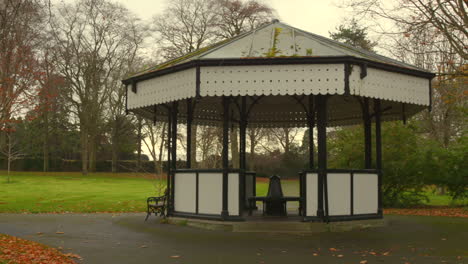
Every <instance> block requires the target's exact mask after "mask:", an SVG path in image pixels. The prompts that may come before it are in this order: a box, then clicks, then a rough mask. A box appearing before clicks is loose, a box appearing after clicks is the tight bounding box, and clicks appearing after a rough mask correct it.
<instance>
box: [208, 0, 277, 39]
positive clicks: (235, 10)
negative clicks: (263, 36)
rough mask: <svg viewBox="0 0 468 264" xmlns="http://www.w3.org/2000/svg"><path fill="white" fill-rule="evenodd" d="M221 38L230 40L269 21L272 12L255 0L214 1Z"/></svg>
mask: <svg viewBox="0 0 468 264" xmlns="http://www.w3.org/2000/svg"><path fill="white" fill-rule="evenodd" d="M215 3H216V8H215V10H216V13H217V22H216V26H217V28H218V30H217V35H218V36H220V37H221V38H232V37H235V36H238V35H240V34H242V33H244V32H247V31H250V30H253V29H254V28H256V27H258V26H260V25H262V24H264V23H266V22H269V21H271V18H272V17H273V15H274V10H273V9H272V8H271V7H270V6H268V5H267V4H264V3H261V2H260V1H257V0H249V1H241V0H215Z"/></svg>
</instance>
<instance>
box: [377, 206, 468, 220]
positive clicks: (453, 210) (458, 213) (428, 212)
mask: <svg viewBox="0 0 468 264" xmlns="http://www.w3.org/2000/svg"><path fill="white" fill-rule="evenodd" d="M384 213H385V214H396V215H424V216H449V217H468V210H466V209H464V208H462V207H445V206H439V207H435V208H434V207H430V208H412V209H401V208H388V209H384Z"/></svg>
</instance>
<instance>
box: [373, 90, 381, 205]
mask: <svg viewBox="0 0 468 264" xmlns="http://www.w3.org/2000/svg"><path fill="white" fill-rule="evenodd" d="M374 112H375V163H376V167H377V171H378V173H379V175H378V180H377V182H378V183H377V185H378V208H379V209H378V213H379V214H382V131H381V121H380V115H381V113H382V110H381V108H380V99H374Z"/></svg>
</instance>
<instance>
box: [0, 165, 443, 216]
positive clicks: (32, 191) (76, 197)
mask: <svg viewBox="0 0 468 264" xmlns="http://www.w3.org/2000/svg"><path fill="white" fill-rule="evenodd" d="M5 175H6V173H5V172H0V212H11V213H21V212H29V213H41V212H141V211H145V209H146V208H145V206H146V203H145V202H146V198H147V197H149V196H157V195H158V194H159V193H158V190H162V189H163V187H162V186H163V185H164V183H165V180H157V179H155V178H153V177H152V176H151V175H148V174H135V173H121V174H111V173H93V174H89V175H87V176H83V175H81V174H80V173H69V172H64V173H61V172H53V173H40V172H13V173H12V175H11V179H12V182H11V183H7V177H6V176H5ZM282 187H283V192H284V194H285V195H290V196H297V195H299V182H298V181H294V180H283V181H282ZM267 189H268V183H267V182H266V181H264V180H263V181H262V180H258V183H257V195H258V196H262V195H266V193H267ZM428 197H429V199H430V202H429V203H428V204H429V205H438V206H444V205H445V206H446V205H451V200H450V197H449V196H446V195H444V196H441V195H435V194H434V193H433V192H430V191H428ZM291 206H293V207H294V206H296V205H295V204H294V203H291Z"/></svg>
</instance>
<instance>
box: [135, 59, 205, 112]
mask: <svg viewBox="0 0 468 264" xmlns="http://www.w3.org/2000/svg"><path fill="white" fill-rule="evenodd" d="M195 82H196V74H195V68H192V69H188V70H184V71H180V72H175V73H170V74H166V75H163V76H159V77H155V78H152V79H149V80H145V81H141V82H138V83H137V93H134V92H132V89H131V85H129V86H128V87H127V89H128V101H127V107H128V109H135V108H139V107H144V106H149V105H154V104H161V103H166V102H170V101H176V100H181V99H185V98H191V97H194V96H195V93H196V85H195Z"/></svg>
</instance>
